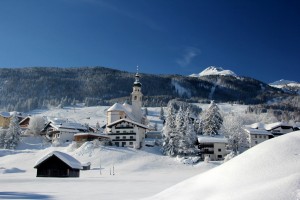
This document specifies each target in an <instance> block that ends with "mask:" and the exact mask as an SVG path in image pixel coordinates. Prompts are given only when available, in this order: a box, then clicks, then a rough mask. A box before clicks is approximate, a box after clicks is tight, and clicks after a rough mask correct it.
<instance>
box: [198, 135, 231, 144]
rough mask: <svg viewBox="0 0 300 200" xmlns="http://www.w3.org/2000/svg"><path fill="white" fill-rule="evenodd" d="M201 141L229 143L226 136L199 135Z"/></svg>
mask: <svg viewBox="0 0 300 200" xmlns="http://www.w3.org/2000/svg"><path fill="white" fill-rule="evenodd" d="M198 142H199V143H228V139H227V138H225V137H224V136H221V135H218V136H214V137H212V136H198Z"/></svg>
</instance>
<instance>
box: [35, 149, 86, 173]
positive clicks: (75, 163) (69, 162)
mask: <svg viewBox="0 0 300 200" xmlns="http://www.w3.org/2000/svg"><path fill="white" fill-rule="evenodd" d="M53 155H55V156H56V157H58V158H59V159H60V160H62V161H63V162H64V163H66V164H67V165H69V166H70V167H71V168H73V169H82V166H81V163H80V162H79V161H78V160H76V159H75V158H74V157H72V156H70V155H69V154H66V153H63V152H60V151H52V152H50V153H48V154H47V155H45V156H43V157H42V158H40V159H39V160H38V161H37V162H36V163H35V166H34V168H37V166H38V165H40V164H41V163H42V162H44V161H45V160H47V159H48V158H50V157H51V156H53Z"/></svg>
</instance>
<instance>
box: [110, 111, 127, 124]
mask: <svg viewBox="0 0 300 200" xmlns="http://www.w3.org/2000/svg"><path fill="white" fill-rule="evenodd" d="M125 116H126V114H125V112H123V111H109V112H107V124H110V123H112V122H115V121H117V120H119V119H123V118H125Z"/></svg>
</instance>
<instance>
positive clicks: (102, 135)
mask: <svg viewBox="0 0 300 200" xmlns="http://www.w3.org/2000/svg"><path fill="white" fill-rule="evenodd" d="M83 135H92V136H96V137H108V136H107V135H104V134H99V133H76V134H74V136H83Z"/></svg>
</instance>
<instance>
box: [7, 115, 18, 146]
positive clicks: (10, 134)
mask: <svg viewBox="0 0 300 200" xmlns="http://www.w3.org/2000/svg"><path fill="white" fill-rule="evenodd" d="M20 135H21V129H20V126H19V122H18V117H17V115H16V114H14V115H13V116H12V118H11V119H10V124H9V127H8V129H7V132H6V135H5V137H4V148H5V149H15V148H16V146H17V145H18V143H19V140H20Z"/></svg>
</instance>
